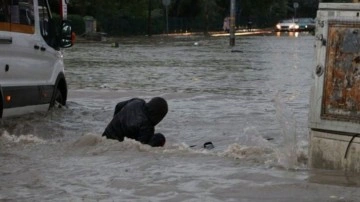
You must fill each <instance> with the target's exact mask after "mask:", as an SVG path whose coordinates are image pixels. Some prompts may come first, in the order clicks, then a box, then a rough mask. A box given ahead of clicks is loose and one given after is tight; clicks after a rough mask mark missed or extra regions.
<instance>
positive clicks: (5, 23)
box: [0, 0, 35, 34]
mask: <svg viewBox="0 0 360 202" xmlns="http://www.w3.org/2000/svg"><path fill="white" fill-rule="evenodd" d="M0 3H1V4H0V30H2V31H11V32H21V33H27V34H33V33H34V30H35V29H34V2H33V0H0Z"/></svg>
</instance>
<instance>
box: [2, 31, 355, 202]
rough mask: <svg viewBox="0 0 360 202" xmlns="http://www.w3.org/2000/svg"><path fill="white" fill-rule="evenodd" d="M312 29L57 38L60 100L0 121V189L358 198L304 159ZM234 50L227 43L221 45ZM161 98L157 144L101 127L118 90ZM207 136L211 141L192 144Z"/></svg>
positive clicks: (173, 196)
mask: <svg viewBox="0 0 360 202" xmlns="http://www.w3.org/2000/svg"><path fill="white" fill-rule="evenodd" d="M314 40H315V38H314V36H312V35H309V34H306V33H303V34H300V35H297V36H291V35H290V36H289V35H286V34H284V35H281V36H274V35H267V36H263V35H262V36H242V37H239V38H236V46H235V47H234V48H231V47H229V45H228V44H229V40H228V38H225V37H224V38H222V37H213V38H203V37H194V36H192V37H190V36H180V37H156V36H155V37H152V38H151V39H148V38H145V37H144V38H123V39H119V41H118V42H119V44H120V47H119V48H112V47H111V45H110V44H108V43H91V44H81V43H79V44H76V45H75V46H74V47H73V48H71V49H66V50H65V64H66V76H67V82H68V86H69V96H68V105H67V107H66V108H62V109H56V110H53V111H50V112H49V113H46V114H32V115H27V116H23V117H20V118H13V119H8V120H3V121H2V127H1V136H0V201H174V202H175V201H189V202H190V201H215V202H217V201H229V202H232V201H234V202H235V201H258V202H260V201H284V202H288V201H309V202H310V201H330V202H331V201H359V199H360V192H358V190H359V188H358V187H359V183H358V182H359V181H360V180H359V178H358V177H356V176H352V175H349V174H347V173H339V172H331V171H321V170H320V171H319V170H310V169H308V168H307V159H308V154H307V151H308V145H309V142H308V131H309V130H308V128H307V120H308V117H307V116H308V111H309V93H310V86H311V84H312V82H313V71H314V68H315V66H316V65H315V61H314V51H315V48H314ZM231 50H235V51H233V52H232V51H231ZM153 96H162V97H164V98H166V99H167V100H168V104H169V113H168V115H167V116H166V117H165V119H164V120H163V121H162V122H161V123H160V124H159V125H158V126H157V127H156V131H158V132H161V133H164V134H165V136H166V137H167V143H166V145H165V147H164V148H151V147H149V146H147V145H141V144H139V143H138V142H135V141H132V140H129V139H127V140H125V141H124V142H117V141H114V140H107V139H104V138H102V137H101V134H102V132H103V130H104V128H105V127H106V125H107V124H108V122H109V121H110V120H111V117H112V114H113V110H114V106H115V104H116V103H117V102H119V101H123V100H126V99H129V98H133V97H139V98H143V99H145V100H146V101H148V100H149V99H151V97H153ZM209 141H211V142H212V143H213V144H214V146H215V148H214V149H211V150H208V149H204V148H203V144H204V143H205V142H209Z"/></svg>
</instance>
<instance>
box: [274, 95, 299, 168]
mask: <svg viewBox="0 0 360 202" xmlns="http://www.w3.org/2000/svg"><path fill="white" fill-rule="evenodd" d="M275 107H276V118H277V120H278V121H279V124H280V129H281V135H282V138H283V140H282V143H281V146H280V147H279V148H278V149H277V150H276V153H277V156H278V163H279V166H283V167H284V168H286V169H296V168H297V167H298V166H299V165H298V161H297V159H298V157H297V137H296V119H295V117H294V113H293V112H292V111H291V110H290V109H289V108H288V107H287V106H286V105H285V103H283V102H282V100H281V99H280V94H279V93H277V94H276V97H275Z"/></svg>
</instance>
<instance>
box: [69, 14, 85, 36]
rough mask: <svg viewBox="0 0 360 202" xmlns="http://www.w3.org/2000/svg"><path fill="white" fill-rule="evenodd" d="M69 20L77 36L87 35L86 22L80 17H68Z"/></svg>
mask: <svg viewBox="0 0 360 202" xmlns="http://www.w3.org/2000/svg"><path fill="white" fill-rule="evenodd" d="M67 19H68V20H69V21H70V22H71V26H72V29H73V31H74V32H75V33H76V35H81V34H84V33H85V21H84V19H83V17H81V16H80V15H68V17H67Z"/></svg>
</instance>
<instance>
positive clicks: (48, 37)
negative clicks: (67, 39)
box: [39, 0, 59, 50]
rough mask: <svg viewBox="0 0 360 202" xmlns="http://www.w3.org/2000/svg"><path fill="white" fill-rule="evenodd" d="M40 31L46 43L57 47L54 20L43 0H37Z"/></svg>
mask: <svg viewBox="0 0 360 202" xmlns="http://www.w3.org/2000/svg"><path fill="white" fill-rule="evenodd" d="M39 17H40V32H41V36H42V37H43V38H44V40H45V41H46V43H47V44H48V45H49V46H51V47H53V48H54V49H56V50H58V49H59V45H58V44H59V43H58V41H57V37H56V36H57V30H56V27H57V26H56V25H55V21H54V19H53V18H52V16H51V12H50V8H49V5H48V4H47V3H46V1H45V0H39Z"/></svg>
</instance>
